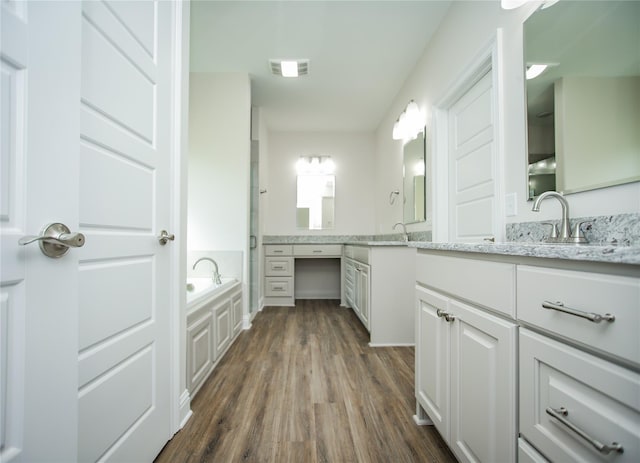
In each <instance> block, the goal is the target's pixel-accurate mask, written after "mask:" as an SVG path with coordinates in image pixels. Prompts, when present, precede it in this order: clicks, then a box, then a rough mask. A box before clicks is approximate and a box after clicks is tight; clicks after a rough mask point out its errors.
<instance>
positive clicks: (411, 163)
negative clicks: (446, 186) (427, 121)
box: [402, 130, 426, 223]
mask: <svg viewBox="0 0 640 463" xmlns="http://www.w3.org/2000/svg"><path fill="white" fill-rule="evenodd" d="M424 134H425V131H424V130H423V131H422V132H420V133H418V136H417V137H416V138H415V139H413V140H410V141H408V142H407V143H405V144H404V148H403V162H402V177H403V196H404V201H403V204H404V213H403V221H404V223H416V222H424V221H425V217H426V208H425V196H426V195H425V165H426V164H425V161H426V152H425V137H424Z"/></svg>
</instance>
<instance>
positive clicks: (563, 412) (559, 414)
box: [546, 407, 624, 455]
mask: <svg viewBox="0 0 640 463" xmlns="http://www.w3.org/2000/svg"><path fill="white" fill-rule="evenodd" d="M546 412H547V415H549V416H552V417H554V418H555V419H556V420H558V421H559V422H560V423H562V424H563V425H565V426H566V427H567V428H569V429H570V430H571V431H573V432H574V433H576V434H577V435H578V436H580V437H582V439H584V440H585V441H586V442H587V443H588V444H589V445H591V446H593V448H595V449H596V450H597V451H598V452H600V453H601V454H603V455H609V454H610V453H611V452H617V453H623V452H624V449H623V448H622V445H620V444H618V443H617V442H612V443H611V444H610V445H606V444H603V443H602V442H600V441H599V440H597V439H594V438H593V437H591V436H590V435H589V434H587V433H586V432H584V431H583V430H582V429H580V428H579V427H577V426H576V425H575V424H573V423H572V422H571V421H569V420H567V419H566V418H565V416H568V415H569V410H567V409H566V408H565V407H560V408H551V407H547V409H546Z"/></svg>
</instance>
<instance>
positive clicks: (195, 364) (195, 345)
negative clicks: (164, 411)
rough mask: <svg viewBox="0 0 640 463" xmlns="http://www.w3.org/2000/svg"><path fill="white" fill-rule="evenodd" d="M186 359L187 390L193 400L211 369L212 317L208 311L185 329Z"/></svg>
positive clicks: (212, 358)
mask: <svg viewBox="0 0 640 463" xmlns="http://www.w3.org/2000/svg"><path fill="white" fill-rule="evenodd" d="M187 359H188V360H187V389H188V390H189V392H190V393H191V397H192V398H193V396H194V395H195V393H196V391H197V390H198V389H199V388H200V385H201V384H202V382H203V381H204V380H205V378H206V377H207V376H208V375H209V373H210V372H211V369H212V368H213V362H214V354H213V317H212V314H211V312H210V311H209V312H208V313H206V314H205V315H204V316H203V317H202V318H200V319H199V320H196V321H194V322H193V323H191V324H190V325H189V326H188V327H187Z"/></svg>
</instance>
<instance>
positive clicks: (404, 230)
mask: <svg viewBox="0 0 640 463" xmlns="http://www.w3.org/2000/svg"><path fill="white" fill-rule="evenodd" d="M398 225H400V226H401V227H402V241H404V242H405V243H406V242H408V241H409V234H408V233H407V226H406V225H405V224H403V223H402V222H398V223H396V224H395V225H394V226H393V229H394V230H395V229H396V227H397V226H398Z"/></svg>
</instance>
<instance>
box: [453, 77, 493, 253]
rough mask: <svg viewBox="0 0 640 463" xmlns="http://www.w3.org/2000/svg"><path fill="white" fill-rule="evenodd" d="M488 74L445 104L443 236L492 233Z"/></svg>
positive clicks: (459, 238) (457, 238) (472, 237)
mask: <svg viewBox="0 0 640 463" xmlns="http://www.w3.org/2000/svg"><path fill="white" fill-rule="evenodd" d="M492 94H493V87H492V74H491V72H489V73H488V74H486V75H485V76H484V77H483V78H482V79H480V81H479V82H477V83H476V84H475V85H474V86H473V87H472V88H471V89H470V90H468V91H467V93H465V94H464V95H463V96H462V97H461V98H460V99H459V100H458V101H457V102H456V103H455V104H454V105H453V106H452V107H451V109H450V110H449V240H450V241H482V239H483V238H486V237H489V236H498V233H497V230H496V227H497V220H496V219H497V206H498V202H497V199H498V196H497V191H496V188H497V179H496V172H497V166H496V147H495V140H494V119H495V117H494V111H493V95H492Z"/></svg>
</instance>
